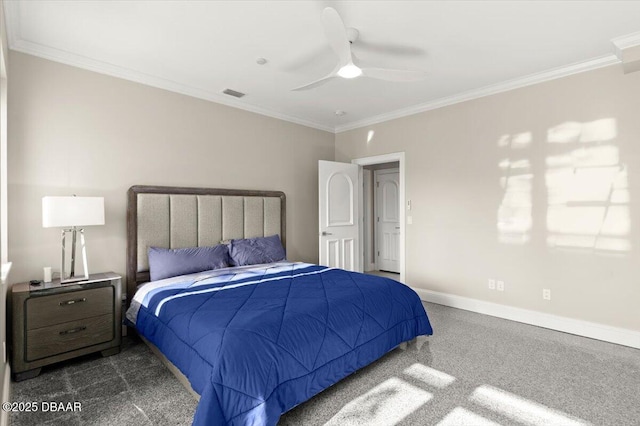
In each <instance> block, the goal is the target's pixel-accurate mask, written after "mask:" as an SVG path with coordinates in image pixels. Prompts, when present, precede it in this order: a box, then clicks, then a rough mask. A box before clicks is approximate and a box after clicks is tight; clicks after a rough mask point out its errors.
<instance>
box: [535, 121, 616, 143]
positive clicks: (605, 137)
mask: <svg viewBox="0 0 640 426" xmlns="http://www.w3.org/2000/svg"><path fill="white" fill-rule="evenodd" d="M617 136H618V129H617V126H616V120H615V119H614V118H603V119H601V120H595V121H590V122H588V123H579V122H577V121H567V122H565V123H562V124H559V125H557V126H554V127H552V128H550V129H549V130H548V131H547V141H548V142H549V143H571V142H579V143H588V142H606V141H611V140H613V139H615V138H616V137H617Z"/></svg>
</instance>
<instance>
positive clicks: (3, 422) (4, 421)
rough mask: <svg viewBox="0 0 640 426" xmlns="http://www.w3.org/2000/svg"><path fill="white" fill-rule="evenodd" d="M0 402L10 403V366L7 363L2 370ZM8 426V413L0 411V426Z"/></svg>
mask: <svg viewBox="0 0 640 426" xmlns="http://www.w3.org/2000/svg"><path fill="white" fill-rule="evenodd" d="M0 402H11V365H10V364H9V363H7V365H5V368H4V377H3V378H2V395H0ZM8 424H9V412H8V411H5V410H0V426H7V425H8Z"/></svg>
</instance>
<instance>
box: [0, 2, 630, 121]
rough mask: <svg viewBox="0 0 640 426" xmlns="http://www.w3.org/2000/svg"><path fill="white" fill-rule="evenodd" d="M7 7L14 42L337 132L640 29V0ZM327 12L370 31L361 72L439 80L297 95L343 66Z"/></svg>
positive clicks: (529, 71)
mask: <svg viewBox="0 0 640 426" xmlns="http://www.w3.org/2000/svg"><path fill="white" fill-rule="evenodd" d="M4 4H5V9H6V15H7V31H8V34H9V43H10V48H12V49H15V50H18V51H23V52H26V53H30V54H34V55H38V56H42V57H45V58H48V59H52V60H55V61H60V62H64V63H67V64H71V65H75V66H79V67H83V68H87V69H91V70H94V71H98V72H102V73H106V74H110V75H115V76H118V77H122V78H127V79H130V80H134V81H139V82H142V83H145V84H150V85H153V86H157V87H162V88H164V89H168V90H172V91H176V92H180V93H185V94H189V95H192V96H196V97H200V98H204V99H209V100H212V101H215V102H221V103H225V104H228V105H234V106H237V107H240V108H243V109H247V110H250V111H255V112H259V113H262V114H266V115H270V116H274V117H278V118H282V119H285V120H289V121H293V122H297V123H301V124H305V125H308V126H312V127H317V128H321V129H325V130H329V131H341V130H345V129H348V128H353V127H357V126H360V125H365V124H368V123H372V122H377V121H382V120H384V119H388V118H392V117H396V116H401V115H406V114H408V113H411V112H417V111H420V110H425V109H430V108H433V107H435V106H438V105H444V104H447V103H452V102H455V101H459V100H464V99H468V98H471V97H476V96H480V95H483V94H488V93H494V92H496V91H500V90H505V89H508V88H511V87H517V86H521V85H524V84H530V83H532V82H536V81H541V80H544V79H548V78H553V77H558V76H562V75H567V74H570V73H573V72H577V71H581V70H584V69H591V68H595V67H598V66H603V65H607V64H611V63H615V62H616V61H617V58H616V57H615V55H613V45H612V43H611V39H613V38H616V37H621V36H625V35H628V34H632V33H636V32H638V31H640V19H638V18H639V17H640V1H528V2H526V1H455V2H454V1H428V2H427V1H406V2H405V1H346V2H341V1H340V2H327V1H313V2H310V1H171V2H169V1H145V2H142V1H34V0H29V1H16V0H5V1H4ZM327 6H331V7H334V8H335V9H336V10H338V12H339V13H340V14H341V16H342V18H343V20H344V21H345V24H346V25H347V26H348V27H355V28H357V29H358V30H359V31H360V39H359V40H357V41H356V42H355V43H354V45H353V51H354V54H355V55H357V57H358V58H359V59H360V61H361V63H362V65H363V66H377V67H386V68H401V69H423V70H426V71H427V72H428V74H429V78H428V79H427V80H425V81H421V82H412V83H394V82H385V81H379V80H371V79H367V78H357V79H353V80H343V79H337V80H334V81H332V82H330V83H328V84H326V85H324V86H322V87H318V88H316V89H313V90H309V91H303V92H292V91H291V89H292V88H294V87H297V86H300V85H302V84H305V83H307V82H310V81H312V80H315V79H317V78H319V77H322V76H323V75H325V74H326V73H328V72H329V71H331V69H332V68H333V66H334V65H335V61H336V57H335V55H334V53H333V52H332V51H331V50H330V48H329V46H328V44H327V42H326V39H325V36H324V32H323V29H322V26H321V20H320V16H321V12H322V9H323V8H324V7H327ZM259 57H264V58H266V59H267V60H268V63H267V64H266V65H263V66H260V65H258V64H256V59H257V58H259ZM225 88H231V89H234V90H238V91H241V92H244V93H246V94H247V96H245V97H244V98H242V99H239V100H237V99H234V98H230V97H228V96H226V95H223V94H221V92H222V90H224V89H225ZM338 109H340V110H343V111H346V115H344V116H342V117H338V116H336V115H335V111H336V110H338Z"/></svg>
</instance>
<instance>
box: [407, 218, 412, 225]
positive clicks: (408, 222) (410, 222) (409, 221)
mask: <svg viewBox="0 0 640 426" xmlns="http://www.w3.org/2000/svg"><path fill="white" fill-rule="evenodd" d="M407 225H413V216H407Z"/></svg>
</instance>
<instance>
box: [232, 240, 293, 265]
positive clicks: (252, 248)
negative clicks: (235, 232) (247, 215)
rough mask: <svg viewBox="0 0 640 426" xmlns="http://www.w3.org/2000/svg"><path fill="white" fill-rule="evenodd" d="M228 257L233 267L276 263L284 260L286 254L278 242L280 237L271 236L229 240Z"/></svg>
mask: <svg viewBox="0 0 640 426" xmlns="http://www.w3.org/2000/svg"><path fill="white" fill-rule="evenodd" d="M229 256H230V257H231V262H232V263H233V264H234V265H235V266H244V265H257V264H259V263H271V262H278V261H280V260H284V259H285V258H286V253H285V251H284V247H282V243H281V242H280V237H279V236H278V235H272V236H270V237H258V238H246V239H242V240H231V243H230V244H229Z"/></svg>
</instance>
